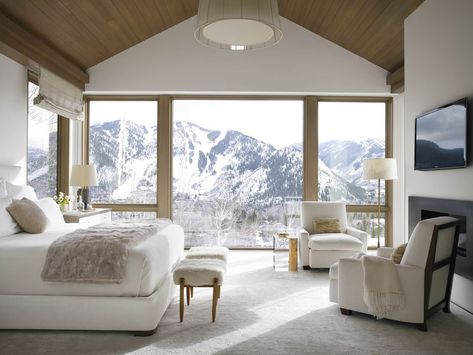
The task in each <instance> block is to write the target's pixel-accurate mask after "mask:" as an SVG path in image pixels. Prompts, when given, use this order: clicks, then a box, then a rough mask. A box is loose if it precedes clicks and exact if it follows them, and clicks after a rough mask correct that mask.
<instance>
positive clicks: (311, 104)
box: [82, 94, 393, 246]
mask: <svg viewBox="0 0 473 355" xmlns="http://www.w3.org/2000/svg"><path fill="white" fill-rule="evenodd" d="M94 100H103V101H114V100H116V101H140V100H157V101H158V117H157V125H158V154H157V166H158V169H157V171H158V174H157V189H156V190H157V199H156V201H157V203H156V204H110V203H107V204H94V205H95V206H96V207H99V208H102V207H104V208H111V209H112V211H116V212H120V211H123V212H127V211H129V212H156V213H157V216H158V217H161V218H170V219H172V217H173V215H172V153H173V152H172V103H173V101H174V100H303V102H304V103H303V105H304V109H303V115H304V117H303V196H302V198H303V200H304V201H308V200H311V201H316V200H317V199H318V188H317V186H318V159H313V157H318V153H319V152H318V103H319V102H384V103H385V104H386V107H385V110H386V114H385V120H386V122H385V157H386V158H392V157H393V127H392V118H393V98H392V97H386V96H379V97H378V96H313V95H312V96H308V95H187V94H183V95H172V96H171V95H85V96H84V101H85V119H84V126H83V127H84V129H83V139H82V142H83V155H82V156H83V157H84V158H83V160H84V163H88V162H89V143H90V142H89V111H90V110H89V107H90V101H94ZM385 191H386V192H385V203H384V205H381V212H384V213H386V222H385V223H386V226H385V234H386V235H385V245H386V246H392V241H393V237H392V227H393V226H392V205H393V182H392V181H391V180H388V181H386V190H385ZM377 211H378V206H377V205H374V204H372V205H353V204H348V205H347V212H362V213H363V212H364V213H377Z"/></svg>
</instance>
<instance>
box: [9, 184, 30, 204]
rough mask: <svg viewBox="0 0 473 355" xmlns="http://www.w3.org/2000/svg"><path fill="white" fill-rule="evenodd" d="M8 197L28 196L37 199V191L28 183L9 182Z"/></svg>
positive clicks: (19, 198)
mask: <svg viewBox="0 0 473 355" xmlns="http://www.w3.org/2000/svg"><path fill="white" fill-rule="evenodd" d="M6 186H7V193H8V197H10V198H12V199H13V200H21V199H22V198H23V197H26V198H27V199H30V200H37V199H38V197H36V192H35V191H34V189H33V188H32V187H31V186H28V185H14V184H10V183H9V182H7V183H6Z"/></svg>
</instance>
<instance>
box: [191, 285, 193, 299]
mask: <svg viewBox="0 0 473 355" xmlns="http://www.w3.org/2000/svg"><path fill="white" fill-rule="evenodd" d="M191 298H194V286H191Z"/></svg>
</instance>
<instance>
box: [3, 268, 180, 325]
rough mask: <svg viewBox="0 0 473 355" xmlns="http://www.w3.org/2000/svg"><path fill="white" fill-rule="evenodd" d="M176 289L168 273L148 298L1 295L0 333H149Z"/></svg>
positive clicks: (170, 274)
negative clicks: (47, 331) (49, 330)
mask: <svg viewBox="0 0 473 355" xmlns="http://www.w3.org/2000/svg"><path fill="white" fill-rule="evenodd" d="M176 287H177V286H175V285H174V282H173V280H172V273H169V274H168V275H167V276H166V277H165V278H164V279H163V281H162V282H161V284H160V286H159V287H158V289H157V290H156V291H155V292H154V293H153V294H151V295H150V296H147V297H105V296H100V297H96V296H42V295H0V329H57V330H110V331H131V332H152V331H154V330H155V329H156V328H157V326H158V323H159V321H160V320H161V318H162V316H163V315H164V312H165V311H166V309H167V308H168V306H169V304H170V303H171V301H172V299H173V297H174V296H175V293H176Z"/></svg>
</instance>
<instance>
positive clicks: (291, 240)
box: [287, 235, 299, 271]
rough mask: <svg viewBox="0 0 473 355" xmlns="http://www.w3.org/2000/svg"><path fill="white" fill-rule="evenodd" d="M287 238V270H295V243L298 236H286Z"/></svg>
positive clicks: (297, 240)
mask: <svg viewBox="0 0 473 355" xmlns="http://www.w3.org/2000/svg"><path fill="white" fill-rule="evenodd" d="M287 239H288V240H289V271H297V244H298V242H299V238H298V237H297V236H296V235H290V236H289V237H287Z"/></svg>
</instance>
